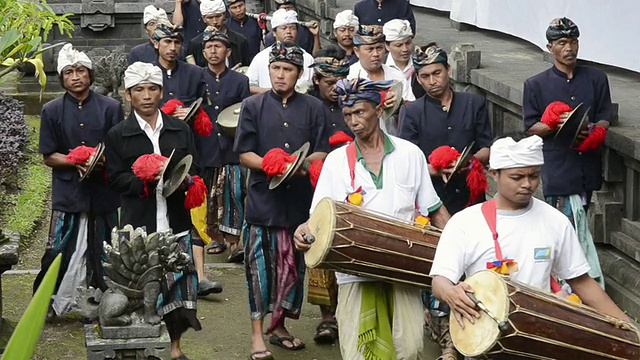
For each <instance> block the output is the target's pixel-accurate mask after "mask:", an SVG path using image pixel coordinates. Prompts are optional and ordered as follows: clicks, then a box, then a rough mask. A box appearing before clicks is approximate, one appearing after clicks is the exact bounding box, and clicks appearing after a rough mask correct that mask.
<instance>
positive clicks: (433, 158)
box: [429, 145, 460, 170]
mask: <svg viewBox="0 0 640 360" xmlns="http://www.w3.org/2000/svg"><path fill="white" fill-rule="evenodd" d="M458 157H460V152H459V151H458V150H456V148H454V147H451V146H446V145H443V146H440V147H439V148H437V149H435V150H433V151H432V152H431V154H430V155H429V164H431V166H433V168H434V169H436V170H441V169H444V168H446V167H447V166H449V165H450V164H451V163H452V162H454V161H456V160H457V159H458Z"/></svg>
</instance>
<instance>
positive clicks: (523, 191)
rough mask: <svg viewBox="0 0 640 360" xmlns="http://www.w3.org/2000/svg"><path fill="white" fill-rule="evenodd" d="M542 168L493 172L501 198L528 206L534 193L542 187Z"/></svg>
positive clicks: (532, 167)
mask: <svg viewBox="0 0 640 360" xmlns="http://www.w3.org/2000/svg"><path fill="white" fill-rule="evenodd" d="M540 169H541V167H540V166H528V167H522V168H515V169H503V170H500V171H496V170H491V175H492V176H493V179H494V180H495V182H496V184H497V185H498V192H499V193H500V196H502V197H504V198H505V199H507V200H508V201H509V202H511V203H513V204H516V205H519V206H522V207H524V206H527V205H528V204H529V202H530V201H531V197H532V196H533V193H534V192H535V191H536V190H537V189H538V186H539V185H540Z"/></svg>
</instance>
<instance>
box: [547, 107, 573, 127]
mask: <svg viewBox="0 0 640 360" xmlns="http://www.w3.org/2000/svg"><path fill="white" fill-rule="evenodd" d="M571 110H573V109H572V108H571V106H569V105H568V104H565V103H563V102H562V101H554V102H552V103H551V104H549V105H547V108H546V109H545V110H544V114H542V118H541V119H540V121H541V122H542V123H544V124H546V125H547V126H548V127H549V128H551V129H555V128H556V127H558V124H559V123H560V115H561V114H563V113H566V112H569V111H571Z"/></svg>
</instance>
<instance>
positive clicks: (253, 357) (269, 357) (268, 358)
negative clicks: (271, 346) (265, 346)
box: [249, 350, 274, 360]
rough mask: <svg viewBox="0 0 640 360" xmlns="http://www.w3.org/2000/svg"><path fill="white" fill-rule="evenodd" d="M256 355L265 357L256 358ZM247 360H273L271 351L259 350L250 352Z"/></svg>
mask: <svg viewBox="0 0 640 360" xmlns="http://www.w3.org/2000/svg"><path fill="white" fill-rule="evenodd" d="M267 354H268V355H267ZM256 355H265V356H263V357H256ZM249 360H274V359H273V354H271V351H269V350H259V351H254V352H252V353H251V355H250V356H249Z"/></svg>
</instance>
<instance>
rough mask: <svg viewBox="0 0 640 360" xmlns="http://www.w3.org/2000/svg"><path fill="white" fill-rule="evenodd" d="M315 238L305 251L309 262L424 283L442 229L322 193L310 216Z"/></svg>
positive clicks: (364, 274) (420, 285) (354, 272)
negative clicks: (338, 200)
mask: <svg viewBox="0 0 640 360" xmlns="http://www.w3.org/2000/svg"><path fill="white" fill-rule="evenodd" d="M309 227H310V230H311V234H312V235H313V236H314V237H315V242H314V243H313V244H312V245H311V249H309V251H308V252H306V253H305V262H306V264H307V266H308V267H310V268H316V267H317V268H321V269H330V270H335V271H339V272H342V273H346V274H351V275H357V276H365V277H370V278H375V279H379V280H383V281H390V282H399V283H403V284H408V285H413V286H419V287H428V286H431V278H430V277H429V271H430V270H431V264H432V262H433V258H434V256H435V252H436V245H437V244H438V239H439V238H440V230H438V229H437V228H434V227H431V226H426V227H424V228H420V227H418V226H416V224H414V223H413V222H403V221H401V220H399V219H396V218H393V217H390V216H387V215H384V214H381V213H377V212H373V211H371V210H367V209H363V208H361V207H358V206H354V205H351V204H347V203H342V202H336V201H333V200H332V199H330V198H325V199H322V200H321V201H320V202H319V203H318V205H317V207H316V208H315V210H314V211H313V214H312V215H311V218H310V219H309Z"/></svg>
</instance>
